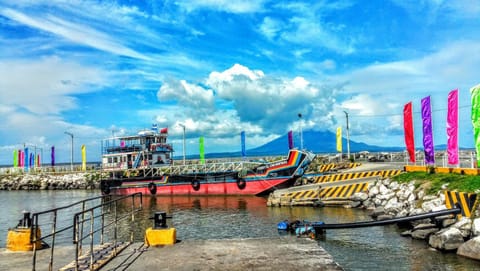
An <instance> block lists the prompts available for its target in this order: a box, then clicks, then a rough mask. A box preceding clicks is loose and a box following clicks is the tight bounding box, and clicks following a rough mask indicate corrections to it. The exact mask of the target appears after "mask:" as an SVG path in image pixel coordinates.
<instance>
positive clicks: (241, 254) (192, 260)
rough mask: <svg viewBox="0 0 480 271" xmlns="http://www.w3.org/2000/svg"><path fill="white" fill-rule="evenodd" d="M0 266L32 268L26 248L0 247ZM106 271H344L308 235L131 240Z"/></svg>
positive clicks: (43, 256)
mask: <svg viewBox="0 0 480 271" xmlns="http://www.w3.org/2000/svg"><path fill="white" fill-rule="evenodd" d="M74 253H75V251H74V249H73V247H71V246H68V247H60V246H59V247H57V248H56V249H55V257H54V264H53V269H54V270H58V269H60V268H62V267H64V266H66V265H68V264H69V263H70V262H72V261H73V260H74V258H73V257H74V256H73V255H74ZM48 259H49V249H44V250H40V251H38V255H37V266H36V267H37V268H36V270H48ZM0 263H1V264H0V270H9V271H17V270H18V271H20V270H22V271H23V270H32V253H31V252H20V253H19V252H9V251H6V250H5V249H2V250H0ZM100 270H101V271H105V270H109V271H113V270H116V271H118V270H189V271H190V270H198V271H201V270H232V271H235V270H239V271H240V270H302V271H309V270H325V271H336V270H344V269H343V268H342V267H341V266H339V265H338V264H337V263H336V262H335V261H334V260H333V258H332V256H331V255H330V254H328V253H327V252H326V251H325V250H324V249H323V248H322V247H320V246H319V245H318V242H317V241H315V240H312V239H309V238H297V237H295V236H290V235H288V236H279V237H278V238H255V239H218V240H187V241H180V242H178V243H177V244H175V245H171V246H162V247H146V246H145V245H144V244H143V243H134V244H132V245H130V246H128V247H127V248H126V249H124V250H123V251H122V252H121V253H120V254H119V255H117V256H116V257H115V258H113V259H112V260H111V261H109V262H107V263H106V264H105V265H103V266H102V267H101V268H100Z"/></svg>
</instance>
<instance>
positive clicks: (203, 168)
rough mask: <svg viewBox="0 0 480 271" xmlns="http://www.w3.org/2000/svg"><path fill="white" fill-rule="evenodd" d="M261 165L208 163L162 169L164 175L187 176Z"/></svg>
mask: <svg viewBox="0 0 480 271" xmlns="http://www.w3.org/2000/svg"><path fill="white" fill-rule="evenodd" d="M258 165H261V163H255V162H245V161H241V162H223V163H206V164H188V165H176V166H168V167H163V168H160V169H161V172H162V173H163V174H185V173H192V172H197V173H205V172H226V171H239V170H244V169H253V168H255V167H257V166H258Z"/></svg>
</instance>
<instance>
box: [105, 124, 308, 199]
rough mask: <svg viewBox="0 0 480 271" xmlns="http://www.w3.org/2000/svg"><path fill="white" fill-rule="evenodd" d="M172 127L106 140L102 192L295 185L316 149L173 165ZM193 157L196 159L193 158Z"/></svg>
mask: <svg viewBox="0 0 480 271" xmlns="http://www.w3.org/2000/svg"><path fill="white" fill-rule="evenodd" d="M166 138H167V133H157V132H151V131H142V132H140V133H138V134H137V135H135V136H128V137H117V138H114V139H113V140H112V139H110V140H108V141H106V142H104V143H102V146H104V148H102V167H103V171H104V173H106V174H103V175H104V176H106V177H105V178H102V180H101V182H100V189H101V191H102V193H103V194H116V195H126V194H131V193H136V192H142V193H144V194H152V195H263V194H266V193H269V192H271V191H272V190H274V189H277V188H283V187H288V186H291V185H292V184H293V183H294V182H295V180H297V179H298V178H300V177H302V176H303V174H304V172H305V171H306V169H307V167H308V166H309V164H310V163H311V162H312V160H313V159H314V157H315V155H314V154H313V153H311V152H308V151H301V150H297V149H291V150H290V151H289V153H288V156H287V157H286V158H285V159H281V160H277V161H273V162H258V161H252V162H250V161H244V160H240V161H228V162H210V161H207V162H206V163H205V164H200V163H196V164H192V163H189V164H187V165H173V160H172V158H171V157H172V152H173V148H172V146H171V145H170V144H167V142H166ZM189 162H191V161H189Z"/></svg>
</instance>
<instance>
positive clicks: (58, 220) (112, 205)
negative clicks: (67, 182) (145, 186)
mask: <svg viewBox="0 0 480 271" xmlns="http://www.w3.org/2000/svg"><path fill="white" fill-rule="evenodd" d="M137 198H138V199H139V200H137V202H136V201H135V200H136V199H137ZM127 199H132V205H131V206H135V203H136V204H137V205H138V206H139V207H136V208H133V207H132V209H131V210H130V212H129V213H128V216H131V217H132V220H133V219H134V214H133V213H134V212H137V211H139V210H141V208H142V194H141V193H136V194H132V195H128V196H124V197H120V198H115V199H112V196H98V197H93V198H88V199H85V200H81V201H78V202H75V203H72V204H69V205H66V206H62V207H58V208H53V209H49V210H46V211H41V212H37V213H33V214H32V216H31V225H30V231H31V234H30V242H31V243H32V245H33V256H32V270H36V265H37V251H38V250H39V249H40V248H41V247H37V244H42V247H43V246H46V247H47V248H49V249H50V251H49V262H48V270H50V271H51V270H53V263H54V251H55V246H56V244H58V243H60V244H71V240H72V239H70V238H68V237H67V234H68V231H70V230H72V232H73V233H70V235H68V236H70V237H71V236H74V240H73V243H74V244H75V245H76V248H75V250H76V252H77V253H75V259H76V260H78V257H79V256H80V254H81V253H82V249H81V248H82V243H81V241H80V240H83V239H84V237H83V235H78V230H79V229H81V230H82V232H83V226H84V224H85V223H87V222H90V223H92V225H94V226H96V227H99V229H95V230H93V231H92V230H91V232H90V233H89V235H88V236H89V237H91V240H90V243H91V244H90V248H92V247H93V244H94V242H95V241H98V239H94V238H93V235H94V234H95V233H96V232H98V231H100V232H101V237H100V240H99V242H101V243H103V242H104V236H103V235H104V232H105V229H107V228H108V227H112V225H113V231H114V232H115V234H114V236H113V239H114V242H115V243H116V242H117V237H118V236H117V235H116V232H117V228H118V221H120V220H121V219H123V218H124V217H125V216H121V217H119V216H118V213H117V209H118V203H119V202H121V201H125V200H127ZM99 202H100V203H99ZM92 212H93V213H94V214H95V215H94V216H92V215H91V214H92ZM85 214H90V215H85ZM109 214H113V215H112V216H110V217H109V218H110V220H109V221H108V222H106V221H105V217H106V216H107V215H109ZM72 215H73V220H72ZM96 219H101V221H100V222H98V221H97V222H95V220H96ZM72 221H73V223H72ZM40 228H43V231H44V232H45V233H47V234H44V235H43V236H37V232H40ZM76 236H78V237H76ZM62 238H63V239H62ZM77 241H80V242H77ZM90 251H93V250H90Z"/></svg>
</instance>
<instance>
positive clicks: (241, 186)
mask: <svg viewBox="0 0 480 271" xmlns="http://www.w3.org/2000/svg"><path fill="white" fill-rule="evenodd" d="M246 185H247V182H245V180H244V179H243V178H239V179H237V186H238V188H239V189H244V188H245V186H246Z"/></svg>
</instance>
